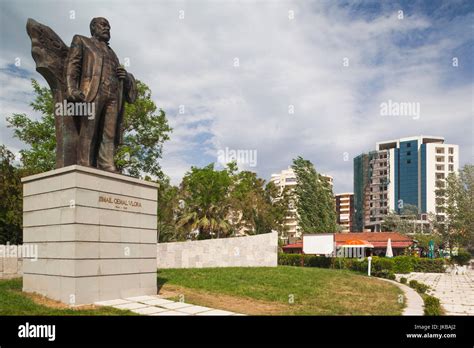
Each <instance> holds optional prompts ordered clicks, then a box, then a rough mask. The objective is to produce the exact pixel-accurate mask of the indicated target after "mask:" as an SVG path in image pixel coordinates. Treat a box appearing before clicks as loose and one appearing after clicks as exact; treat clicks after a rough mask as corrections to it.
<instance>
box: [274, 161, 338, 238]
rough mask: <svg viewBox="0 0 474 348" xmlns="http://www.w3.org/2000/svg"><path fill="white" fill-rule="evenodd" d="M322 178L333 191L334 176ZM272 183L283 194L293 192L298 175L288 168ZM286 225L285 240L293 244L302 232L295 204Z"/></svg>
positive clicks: (287, 217) (290, 210) (289, 212)
mask: <svg viewBox="0 0 474 348" xmlns="http://www.w3.org/2000/svg"><path fill="white" fill-rule="evenodd" d="M321 176H322V177H323V178H324V179H326V180H327V181H328V182H329V184H330V185H331V189H332V187H333V178H332V176H329V175H324V174H321ZM270 182H273V183H274V184H275V185H276V186H277V187H279V188H280V190H281V192H283V190H285V189H287V190H288V191H289V192H291V191H293V190H294V189H295V186H296V184H297V180H296V174H295V172H294V171H293V169H292V168H291V167H288V169H284V170H282V171H281V172H280V173H279V174H272V177H271V179H270ZM285 225H286V226H287V233H286V234H287V236H286V237H284V239H285V240H286V241H287V242H289V243H292V242H294V241H295V240H297V239H299V238H301V231H300V229H299V227H298V216H297V212H296V205H295V204H292V206H290V209H289V211H288V215H287V216H286V222H285Z"/></svg>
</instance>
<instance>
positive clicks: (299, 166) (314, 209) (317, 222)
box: [292, 156, 336, 233]
mask: <svg viewBox="0 0 474 348" xmlns="http://www.w3.org/2000/svg"><path fill="white" fill-rule="evenodd" d="M292 168H293V170H294V172H295V174H296V178H297V184H296V189H295V194H296V208H297V212H298V223H299V227H300V228H301V230H302V232H303V233H328V232H329V233H332V232H335V231H336V211H335V205H334V198H333V194H332V189H331V186H330V184H329V182H328V181H327V180H326V179H325V178H324V177H323V176H322V175H321V174H319V173H318V172H317V171H316V169H315V168H314V166H313V164H312V163H311V162H310V161H308V160H305V159H303V158H302V157H301V156H299V157H298V158H296V159H294V160H293V165H292Z"/></svg>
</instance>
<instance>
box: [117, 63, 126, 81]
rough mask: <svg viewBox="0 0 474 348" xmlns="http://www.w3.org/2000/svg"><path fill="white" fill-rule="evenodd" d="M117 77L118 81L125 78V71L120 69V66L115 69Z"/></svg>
mask: <svg viewBox="0 0 474 348" xmlns="http://www.w3.org/2000/svg"><path fill="white" fill-rule="evenodd" d="M117 77H118V78H119V79H120V80H125V79H126V78H127V70H125V69H124V68H122V67H121V66H118V67H117Z"/></svg>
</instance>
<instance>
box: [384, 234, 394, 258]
mask: <svg viewBox="0 0 474 348" xmlns="http://www.w3.org/2000/svg"><path fill="white" fill-rule="evenodd" d="M385 257H393V251H392V239H390V238H389V239H388V241H387V252H386V253H385Z"/></svg>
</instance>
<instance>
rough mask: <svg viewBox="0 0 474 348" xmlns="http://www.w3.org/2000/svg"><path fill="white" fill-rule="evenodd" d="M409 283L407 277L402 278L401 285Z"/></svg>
mask: <svg viewBox="0 0 474 348" xmlns="http://www.w3.org/2000/svg"><path fill="white" fill-rule="evenodd" d="M407 281H408V279H407V278H405V277H401V278H400V283H402V284H406V283H407Z"/></svg>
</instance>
